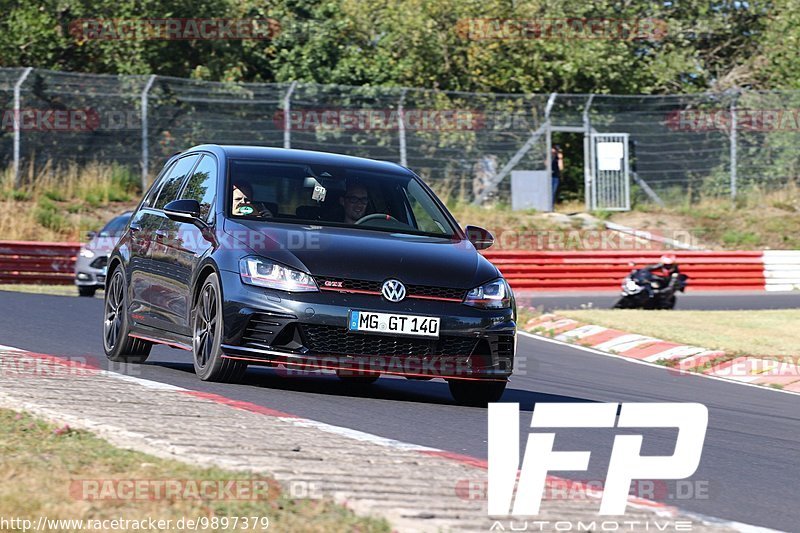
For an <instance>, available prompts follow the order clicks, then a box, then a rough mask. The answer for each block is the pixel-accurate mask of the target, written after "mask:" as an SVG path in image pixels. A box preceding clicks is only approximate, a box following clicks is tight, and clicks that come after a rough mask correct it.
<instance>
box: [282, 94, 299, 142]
mask: <svg viewBox="0 0 800 533" xmlns="http://www.w3.org/2000/svg"><path fill="white" fill-rule="evenodd" d="M295 87H297V80H295V81H293V82H292V83H291V85H289V89H288V90H287V91H286V96H284V97H283V147H284V148H291V147H292V121H291V117H290V116H289V115H290V114H291V112H292V93H293V92H294V88H295Z"/></svg>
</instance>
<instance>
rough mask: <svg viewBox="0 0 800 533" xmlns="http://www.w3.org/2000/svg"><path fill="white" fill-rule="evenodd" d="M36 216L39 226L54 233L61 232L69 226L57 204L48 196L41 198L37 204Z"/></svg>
mask: <svg viewBox="0 0 800 533" xmlns="http://www.w3.org/2000/svg"><path fill="white" fill-rule="evenodd" d="M35 216H36V222H37V224H39V225H40V226H42V227H45V228H47V229H50V230H53V231H61V230H62V229H64V228H66V227H67V226H68V222H67V220H66V219H65V218H64V216H63V215H62V214H61V213H60V212H59V209H58V207H57V206H56V204H54V203H53V201H52V200H50V199H49V198H47V197H46V196H42V197H40V198H39V201H38V202H37V203H36V211H35Z"/></svg>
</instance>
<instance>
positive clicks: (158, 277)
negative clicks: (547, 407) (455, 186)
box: [103, 145, 516, 405]
mask: <svg viewBox="0 0 800 533" xmlns="http://www.w3.org/2000/svg"><path fill="white" fill-rule="evenodd" d="M492 241H493V238H492V236H491V234H490V233H489V232H487V231H486V230H483V229H481V228H477V227H473V226H467V228H466V229H465V230H462V229H461V228H460V227H459V226H458V224H457V222H456V221H455V219H454V218H453V216H452V215H451V214H450V213H449V212H448V211H447V209H446V208H445V206H444V205H443V204H442V202H441V201H439V199H438V198H437V197H436V196H435V194H433V192H432V191H431V190H430V189H429V188H428V187H427V186H426V185H425V183H423V182H422V180H421V179H420V178H419V177H417V176H416V175H415V174H414V173H413V172H411V171H410V170H408V169H406V168H404V167H401V166H399V165H396V164H394V163H388V162H380V161H373V160H367V159H361V158H356V157H349V156H342V155H334V154H327V153H319V152H308V151H300V150H285V149H275V148H262V147H247V146H216V145H202V146H197V147H194V148H192V149H190V150H188V151H186V152H184V153H181V154H177V155H176V156H173V157H172V158H171V159H170V160H169V161H168V162H167V164H166V165H165V167H164V169H163V170H162V171H161V173H160V174H159V175H158V177H157V178H156V180H155V182H154V183H153V185H152V186H151V187H150V189H149V190H148V192H147V193H146V194H145V196H144V198H143V199H142V202H141V203H140V205H139V206H138V208H137V209H136V211H135V212H134V213H133V215H132V218H131V221H130V224H129V226H128V229H127V231H126V232H125V234H124V235H123V236H122V238H121V239H120V241H119V243H118V244H117V246H116V247H115V249H114V251H113V252H112V254H111V256H110V258H109V264H108V277H107V280H108V283H107V286H108V288H107V290H106V298H105V309H104V323H103V342H104V346H105V351H106V354H107V356H108V357H109V359H111V360H113V361H124V362H142V361H144V360H145V359H146V358H147V356H148V354H149V352H150V348H151V346H152V344H153V343H162V344H167V345H170V346H173V347H176V348H183V349H185V350H189V351H192V353H193V359H194V368H195V371H196V373H197V375H198V376H199V377H200V378H201V379H203V380H210V381H225V382H233V381H236V380H239V379H240V378H241V377H242V375H243V374H244V372H245V370H246V368H247V366H248V365H251V364H252V365H267V366H277V367H278V368H279V369H280V370H281V371H282V372H285V373H287V374H288V373H304V372H309V371H313V372H319V371H320V370H321V369H323V370H331V371H335V372H336V374H337V375H338V376H339V377H340V378H342V379H344V380H347V381H350V382H353V383H369V382H372V381H374V380H376V379H377V378H378V377H379V376H380V375H382V374H385V375H400V376H405V377H408V378H410V379H432V378H444V379H446V380H447V381H448V383H449V386H450V390H451V392H452V394H453V396H454V397H455V399H456V400H457V401H458V402H460V403H464V404H471V405H480V404H485V403H486V402H488V401H495V400H497V399H499V398H500V396H501V395H502V393H503V390H504V389H505V386H506V383H507V380H508V377H509V376H510V375H511V372H512V369H513V361H514V350H515V346H516V323H515V321H516V307H515V302H514V297H513V294H512V292H511V289H510V288H509V286H508V284H507V283H506V281H505V280H504V279H503V277H502V276H501V274H500V272H499V271H498V269H497V268H496V267H495V266H494V265H492V264H491V263H490V262H489V261H487V260H486V259H485V258H484V257H482V256H481V255H480V254H479V253H478V252H477V250H479V249H482V248H487V247H488V246H490V245H491V244H492Z"/></svg>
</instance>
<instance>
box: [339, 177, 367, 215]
mask: <svg viewBox="0 0 800 533" xmlns="http://www.w3.org/2000/svg"><path fill="white" fill-rule="evenodd" d="M339 203H340V204H342V207H343V208H344V222H345V224H355V223H356V222H357V221H358V220H360V219H361V218H363V217H364V215H365V214H366V213H367V204H368V203H369V192H367V188H366V187H364V186H363V185H361V184H360V183H349V184H348V185H347V191H346V192H345V193H344V196H342V197H341V198H339Z"/></svg>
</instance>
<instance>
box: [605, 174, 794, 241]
mask: <svg viewBox="0 0 800 533" xmlns="http://www.w3.org/2000/svg"><path fill="white" fill-rule="evenodd" d="M610 219H611V220H613V221H614V222H618V223H620V224H626V225H631V226H634V227H636V228H639V229H649V230H661V231H667V230H671V229H674V230H690V231H692V232H693V234H694V235H695V237H696V238H697V241H698V242H700V243H704V244H707V245H709V246H710V247H711V248H715V249H733V250H762V249H770V248H771V249H795V250H796V249H800V187H798V186H797V185H796V184H793V183H792V184H789V185H787V186H786V187H783V188H782V189H779V190H770V191H767V190H764V189H759V188H750V189H748V190H747V191H746V192H745V193H742V194H741V195H740V196H739V198H738V199H737V200H736V201H735V202H732V201H731V200H730V199H729V198H719V197H707V198H702V199H701V200H700V201H699V202H697V203H694V204H691V205H688V204H687V205H683V206H679V207H672V208H669V209H662V208H658V207H654V206H652V205H645V206H641V207H637V209H636V210H635V211H631V212H628V213H618V214H613V215H611V216H610Z"/></svg>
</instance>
